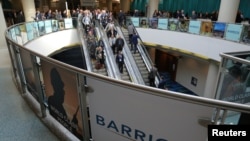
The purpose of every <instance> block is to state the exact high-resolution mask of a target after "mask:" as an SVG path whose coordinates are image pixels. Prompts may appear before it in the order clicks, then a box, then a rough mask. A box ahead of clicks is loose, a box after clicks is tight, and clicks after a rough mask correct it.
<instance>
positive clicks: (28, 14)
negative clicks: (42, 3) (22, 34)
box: [22, 0, 36, 22]
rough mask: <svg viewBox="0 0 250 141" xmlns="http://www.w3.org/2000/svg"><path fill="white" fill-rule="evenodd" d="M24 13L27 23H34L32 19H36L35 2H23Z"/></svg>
mask: <svg viewBox="0 0 250 141" xmlns="http://www.w3.org/2000/svg"><path fill="white" fill-rule="evenodd" d="M22 5H23V13H24V16H25V22H29V21H33V20H34V19H33V18H32V17H35V14H36V8H35V2H34V0H22Z"/></svg>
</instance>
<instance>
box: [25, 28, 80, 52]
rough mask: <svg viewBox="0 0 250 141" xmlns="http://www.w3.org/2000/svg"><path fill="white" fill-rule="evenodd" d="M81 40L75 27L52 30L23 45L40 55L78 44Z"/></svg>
mask: <svg viewBox="0 0 250 141" xmlns="http://www.w3.org/2000/svg"><path fill="white" fill-rule="evenodd" d="M80 42H81V41H80V39H79V37H78V33H77V30H76V29H69V30H63V31H59V32H53V33H51V34H47V35H46V36H42V37H40V38H37V39H35V40H32V41H30V42H28V43H26V44H25V45H24V46H25V47H26V48H28V49H30V50H32V51H34V52H37V53H39V54H41V55H44V56H48V55H50V54H51V53H53V52H55V51H57V50H60V49H61V48H62V47H65V46H68V45H72V44H79V43H80Z"/></svg>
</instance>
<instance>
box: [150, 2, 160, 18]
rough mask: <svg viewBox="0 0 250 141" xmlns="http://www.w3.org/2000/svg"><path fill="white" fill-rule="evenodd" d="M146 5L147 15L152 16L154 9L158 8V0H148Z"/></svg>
mask: <svg viewBox="0 0 250 141" xmlns="http://www.w3.org/2000/svg"><path fill="white" fill-rule="evenodd" d="M147 5H148V9H147V17H148V18H152V16H153V14H154V11H155V10H158V5H159V0H149V1H148V4H147Z"/></svg>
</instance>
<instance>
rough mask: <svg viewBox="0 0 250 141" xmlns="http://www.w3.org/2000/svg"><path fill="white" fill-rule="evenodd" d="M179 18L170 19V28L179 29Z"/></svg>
mask: <svg viewBox="0 0 250 141" xmlns="http://www.w3.org/2000/svg"><path fill="white" fill-rule="evenodd" d="M178 22H179V20H178V19H169V20H168V29H169V30H172V31H176V30H177V29H178Z"/></svg>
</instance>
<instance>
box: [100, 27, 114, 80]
mask: <svg viewBox="0 0 250 141" xmlns="http://www.w3.org/2000/svg"><path fill="white" fill-rule="evenodd" d="M95 31H96V33H97V37H98V40H103V39H102V37H101V33H100V31H99V29H98V27H96V28H95ZM104 52H105V66H106V70H107V73H108V76H110V77H111V78H116V76H115V74H114V72H113V71H112V70H113V69H112V65H111V64H110V60H109V59H110V58H109V57H108V56H109V55H108V53H107V45H106V44H105V42H104Z"/></svg>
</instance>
